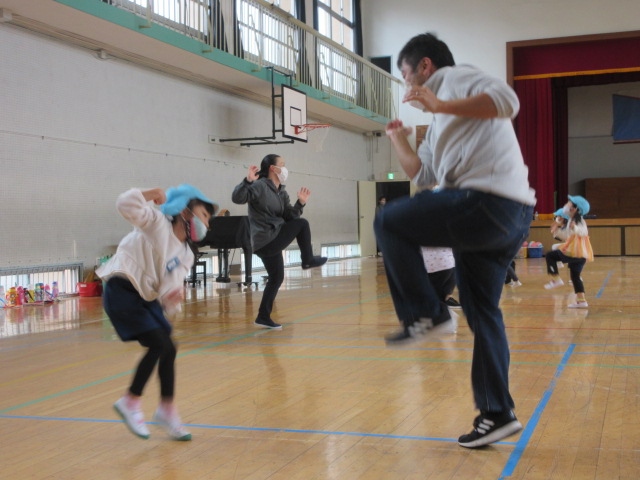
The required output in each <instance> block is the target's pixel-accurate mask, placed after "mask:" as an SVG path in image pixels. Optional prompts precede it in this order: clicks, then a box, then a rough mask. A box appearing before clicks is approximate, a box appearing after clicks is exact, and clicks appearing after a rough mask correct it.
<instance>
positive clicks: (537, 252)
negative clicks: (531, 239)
mask: <svg viewBox="0 0 640 480" xmlns="http://www.w3.org/2000/svg"><path fill="white" fill-rule="evenodd" d="M527 250H528V252H527V253H528V254H529V258H541V257H542V247H529V248H528V249H527Z"/></svg>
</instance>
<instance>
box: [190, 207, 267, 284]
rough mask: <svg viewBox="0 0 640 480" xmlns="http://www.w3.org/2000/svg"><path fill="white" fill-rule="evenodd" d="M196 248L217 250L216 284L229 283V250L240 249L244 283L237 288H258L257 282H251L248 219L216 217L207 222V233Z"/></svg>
mask: <svg viewBox="0 0 640 480" xmlns="http://www.w3.org/2000/svg"><path fill="white" fill-rule="evenodd" d="M198 247H200V248H202V247H209V248H213V249H217V250H218V265H219V267H220V272H219V274H218V276H217V277H216V282H220V283H230V282H231V279H230V278H229V250H230V249H233V248H241V249H242V252H243V253H244V275H245V276H244V282H238V286H241V285H245V286H250V285H251V284H254V285H255V286H256V287H257V286H258V282H254V281H252V278H251V263H252V258H251V257H252V255H253V250H252V248H251V232H250V230H249V217H248V216H246V215H244V216H217V217H212V218H211V220H210V221H209V231H208V232H207V236H206V237H204V240H202V241H201V242H200V243H199V244H198Z"/></svg>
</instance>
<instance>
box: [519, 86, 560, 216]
mask: <svg viewBox="0 0 640 480" xmlns="http://www.w3.org/2000/svg"><path fill="white" fill-rule="evenodd" d="M514 88H515V91H516V93H517V94H518V98H519V99H520V113H519V114H518V116H517V117H516V120H515V129H516V135H517V136H518V141H519V142H520V148H521V150H522V155H523V157H524V162H525V163H526V164H527V166H528V167H529V183H530V184H531V187H532V188H534V189H535V191H536V197H537V198H538V203H537V205H536V207H535V208H536V210H537V211H538V212H539V213H551V212H553V211H554V206H555V202H554V192H555V190H556V188H555V186H556V172H555V162H554V157H555V151H554V149H555V147H554V145H555V143H554V116H553V102H552V93H553V90H552V88H551V79H549V78H541V79H534V80H517V81H515V82H514Z"/></svg>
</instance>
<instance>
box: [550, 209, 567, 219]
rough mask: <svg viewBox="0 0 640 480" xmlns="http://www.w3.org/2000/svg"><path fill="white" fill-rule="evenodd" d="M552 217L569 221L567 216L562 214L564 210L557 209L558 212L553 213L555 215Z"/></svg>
mask: <svg viewBox="0 0 640 480" xmlns="http://www.w3.org/2000/svg"><path fill="white" fill-rule="evenodd" d="M553 216H554V217H562V218H564V219H565V220H569V215H567V214H566V213H564V210H563V209H561V208H559V209H558V210H556V211H555V213H554V214H553Z"/></svg>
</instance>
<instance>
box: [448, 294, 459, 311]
mask: <svg viewBox="0 0 640 480" xmlns="http://www.w3.org/2000/svg"><path fill="white" fill-rule="evenodd" d="M444 303H446V304H447V307H449V308H455V309H456V310H459V309H461V308H462V305H460V304H459V303H458V301H457V300H456V299H455V298H453V297H449V298H447V299H446V300H445V301H444Z"/></svg>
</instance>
